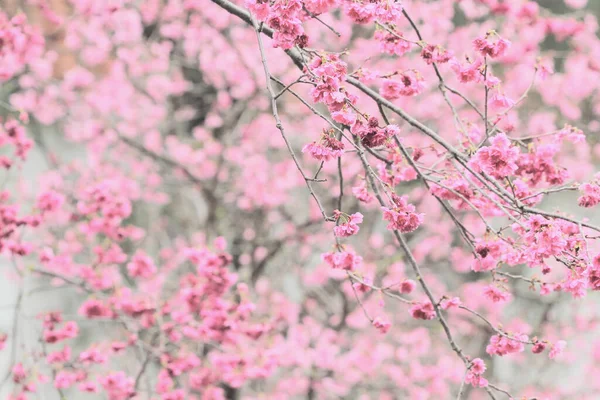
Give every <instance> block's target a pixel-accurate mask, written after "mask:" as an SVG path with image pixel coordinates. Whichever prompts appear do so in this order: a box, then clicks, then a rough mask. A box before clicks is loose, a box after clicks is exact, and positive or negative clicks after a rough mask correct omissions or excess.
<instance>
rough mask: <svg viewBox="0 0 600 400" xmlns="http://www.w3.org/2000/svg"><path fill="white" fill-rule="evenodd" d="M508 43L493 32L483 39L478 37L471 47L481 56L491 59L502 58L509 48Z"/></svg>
mask: <svg viewBox="0 0 600 400" xmlns="http://www.w3.org/2000/svg"><path fill="white" fill-rule="evenodd" d="M510 45H511V43H510V41H508V40H506V39H504V38H501V37H500V36H499V35H498V34H497V33H496V32H495V31H490V32H488V33H486V35H485V37H478V38H475V40H473V47H474V48H475V50H477V51H479V52H480V53H481V55H483V56H490V57H492V58H496V57H500V56H502V55H503V54H504V53H505V52H506V50H507V49H508V48H509V47H510Z"/></svg>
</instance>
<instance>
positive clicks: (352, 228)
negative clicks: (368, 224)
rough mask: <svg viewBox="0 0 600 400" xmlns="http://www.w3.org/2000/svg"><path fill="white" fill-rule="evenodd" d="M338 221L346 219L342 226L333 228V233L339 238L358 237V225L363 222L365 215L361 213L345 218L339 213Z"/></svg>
mask: <svg viewBox="0 0 600 400" xmlns="http://www.w3.org/2000/svg"><path fill="white" fill-rule="evenodd" d="M336 212H337V215H338V217H337V218H338V219H339V218H344V219H345V221H344V222H343V223H342V224H339V225H337V226H336V227H334V228H333V233H334V234H335V236H338V237H348V236H352V235H356V234H357V233H358V231H359V230H360V228H359V226H358V224H360V223H361V222H363V215H362V214H361V213H359V212H357V213H354V214H352V215H348V216H344V214H342V213H340V212H339V211H337V210H336Z"/></svg>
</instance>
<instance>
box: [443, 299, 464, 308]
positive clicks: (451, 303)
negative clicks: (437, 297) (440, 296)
mask: <svg viewBox="0 0 600 400" xmlns="http://www.w3.org/2000/svg"><path fill="white" fill-rule="evenodd" d="M461 304H462V302H461V301H460V299H459V298H458V297H453V298H451V299H444V300H442V301H441V302H440V307H441V308H442V309H443V310H449V309H450V308H454V307H458V306H460V305H461Z"/></svg>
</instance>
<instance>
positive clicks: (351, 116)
mask: <svg viewBox="0 0 600 400" xmlns="http://www.w3.org/2000/svg"><path fill="white" fill-rule="evenodd" d="M331 118H333V120H334V121H336V122H339V123H340V124H344V125H348V126H351V125H353V124H354V123H355V122H356V114H355V113H353V112H352V111H348V110H340V111H334V112H332V113H331Z"/></svg>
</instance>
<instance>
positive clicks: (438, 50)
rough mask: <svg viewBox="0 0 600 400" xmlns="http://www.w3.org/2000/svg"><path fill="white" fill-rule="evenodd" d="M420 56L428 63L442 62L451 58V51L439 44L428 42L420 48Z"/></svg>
mask: <svg viewBox="0 0 600 400" xmlns="http://www.w3.org/2000/svg"><path fill="white" fill-rule="evenodd" d="M421 58H423V60H425V62H426V63H427V64H428V65H431V64H433V63H437V64H444V63H447V62H448V61H450V60H451V59H452V52H451V51H448V50H446V49H444V48H443V47H441V46H434V45H432V44H428V45H427V46H425V47H423V50H421Z"/></svg>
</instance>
